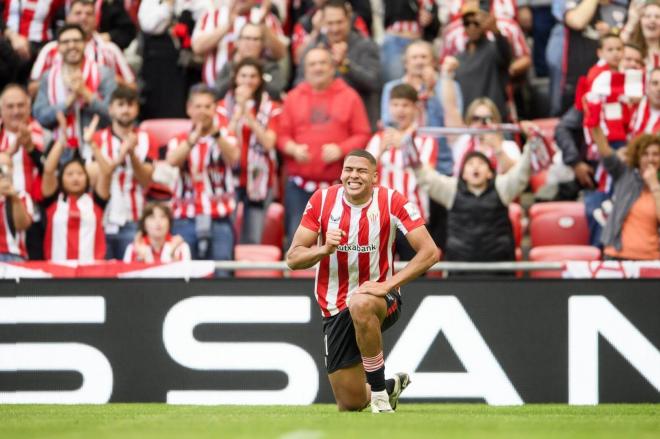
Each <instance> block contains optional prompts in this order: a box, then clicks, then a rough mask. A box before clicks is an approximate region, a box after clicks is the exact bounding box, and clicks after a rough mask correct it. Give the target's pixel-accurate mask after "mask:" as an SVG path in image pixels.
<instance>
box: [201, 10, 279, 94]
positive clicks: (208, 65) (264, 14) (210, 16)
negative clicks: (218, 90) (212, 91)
mask: <svg viewBox="0 0 660 439" xmlns="http://www.w3.org/2000/svg"><path fill="white" fill-rule="evenodd" d="M270 5H271V1H270V0H264V1H262V2H261V6H258V2H257V0H229V1H219V2H217V3H216V4H215V5H214V7H213V8H211V9H209V10H208V11H207V12H206V13H205V14H204V15H203V16H202V18H201V19H200V20H198V21H197V24H196V26H195V31H194V32H193V36H192V49H193V51H194V52H195V53H196V54H197V55H202V56H204V67H203V71H202V79H203V81H204V82H205V83H206V84H208V85H209V86H213V84H215V81H216V80H217V77H218V74H219V72H220V70H221V69H222V67H223V66H224V65H225V63H227V61H228V60H229V59H230V58H231V51H232V46H233V45H234V44H235V43H236V40H237V39H238V35H239V32H240V30H241V29H242V28H243V26H245V24H246V23H253V24H256V25H259V26H260V27H261V28H262V32H263V35H264V48H265V55H266V56H267V57H268V58H270V59H271V60H273V61H278V60H280V59H282V58H284V56H285V55H286V49H287V45H288V44H289V40H288V38H287V37H286V36H285V35H284V31H283V30H282V25H281V24H280V21H279V19H278V18H277V16H276V15H275V14H273V13H272V12H271V11H270Z"/></svg>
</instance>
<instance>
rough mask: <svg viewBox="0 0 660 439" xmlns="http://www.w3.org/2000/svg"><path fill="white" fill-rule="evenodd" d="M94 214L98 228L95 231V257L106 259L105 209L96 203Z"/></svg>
mask: <svg viewBox="0 0 660 439" xmlns="http://www.w3.org/2000/svg"><path fill="white" fill-rule="evenodd" d="M94 214H95V215H96V229H95V233H94V259H97V260H103V259H105V233H104V231H103V209H102V208H101V206H99V205H98V204H96V203H94Z"/></svg>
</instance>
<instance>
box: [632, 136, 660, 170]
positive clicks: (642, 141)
mask: <svg viewBox="0 0 660 439" xmlns="http://www.w3.org/2000/svg"><path fill="white" fill-rule="evenodd" d="M651 145H658V146H659V147H660V135H656V134H640V135H639V136H637V137H635V138H634V139H632V140H631V141H630V142H629V143H628V145H627V146H626V160H627V161H628V164H629V165H630V166H631V167H633V168H639V159H640V158H641V157H642V155H643V154H644V152H646V150H647V149H648V148H649V146H651Z"/></svg>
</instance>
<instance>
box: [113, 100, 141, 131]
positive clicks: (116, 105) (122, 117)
mask: <svg viewBox="0 0 660 439" xmlns="http://www.w3.org/2000/svg"><path fill="white" fill-rule="evenodd" d="M139 110H140V109H139V107H138V103H137V101H133V102H129V101H127V100H126V99H116V100H114V101H112V102H110V107H108V112H109V113H110V117H111V118H112V120H113V121H114V122H117V123H118V124H119V125H121V126H123V127H130V126H132V125H133V123H134V122H135V119H136V118H137V115H138V111H139Z"/></svg>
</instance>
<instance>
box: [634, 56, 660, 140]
mask: <svg viewBox="0 0 660 439" xmlns="http://www.w3.org/2000/svg"><path fill="white" fill-rule="evenodd" d="M631 125H632V126H631V129H632V133H631V134H632V136H633V137H634V136H637V135H639V134H641V133H648V134H657V133H658V132H660V67H655V68H654V69H653V70H651V73H649V75H648V83H647V85H646V96H645V97H644V98H643V99H642V101H641V102H640V103H639V106H638V107H637V111H636V112H635V114H634V115H633V118H632V124H631Z"/></svg>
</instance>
